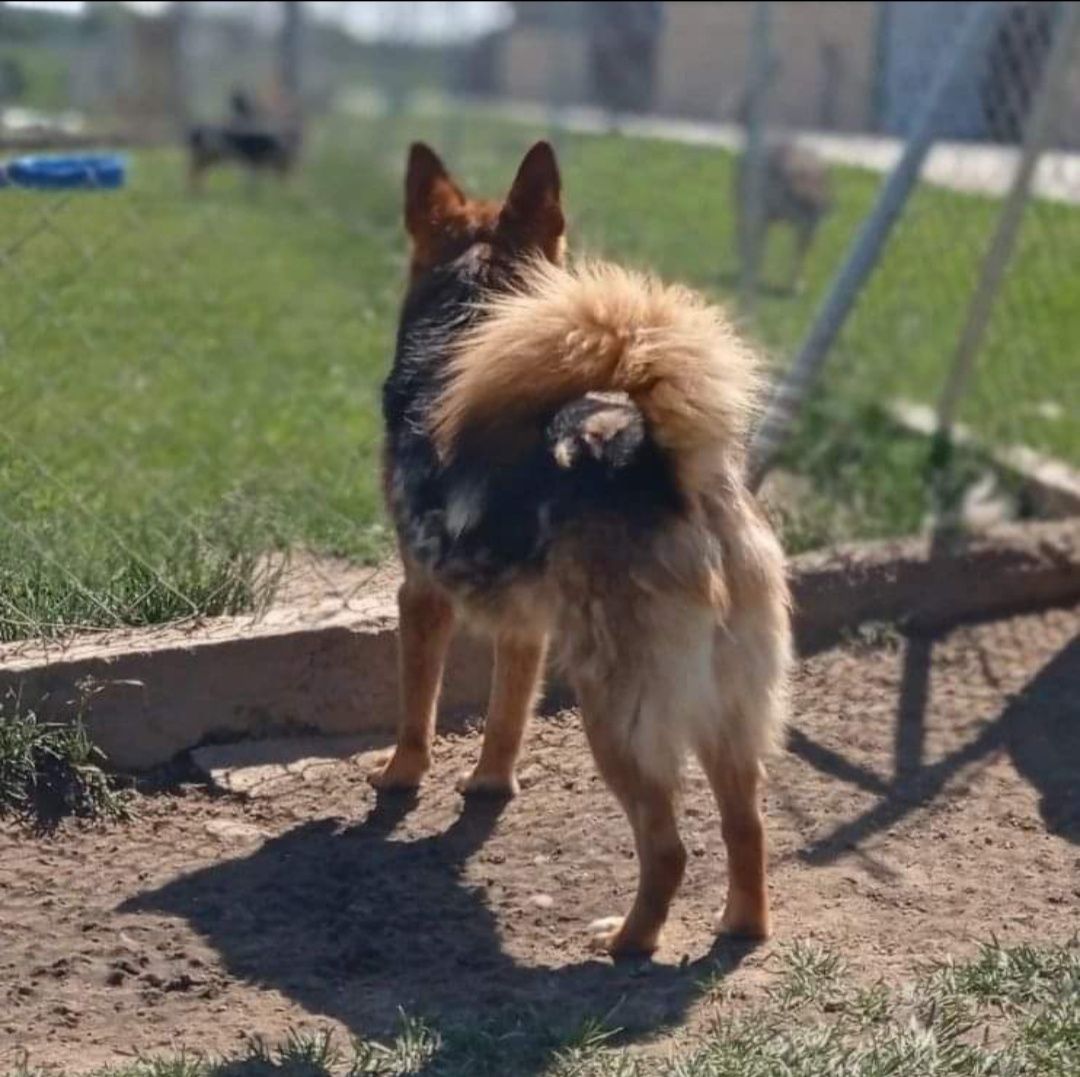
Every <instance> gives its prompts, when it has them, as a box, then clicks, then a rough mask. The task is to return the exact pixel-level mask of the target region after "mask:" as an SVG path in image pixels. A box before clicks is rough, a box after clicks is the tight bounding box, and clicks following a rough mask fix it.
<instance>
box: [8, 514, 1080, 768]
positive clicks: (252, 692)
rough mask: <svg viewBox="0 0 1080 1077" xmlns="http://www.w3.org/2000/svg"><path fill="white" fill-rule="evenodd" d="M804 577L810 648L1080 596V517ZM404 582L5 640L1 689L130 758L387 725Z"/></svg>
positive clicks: (819, 556)
mask: <svg viewBox="0 0 1080 1077" xmlns="http://www.w3.org/2000/svg"><path fill="white" fill-rule="evenodd" d="M792 582H793V587H794V593H795V603H796V612H795V627H796V636H797V639H798V644H799V648H800V650H801V651H802V652H803V653H806V652H808V651H813V650H817V649H820V648H822V647H825V646H829V645H830V644H832V643H834V642H835V641H836V640H837V639H838V638H839V637H840V636H841V635H842V634H843V633H844V632H845V631H847V630H850V629H851V628H854V627H856V626H858V625H859V624H862V623H865V622H868V621H891V622H897V621H902V622H904V623H906V624H911V625H913V626H915V627H918V628H922V629H933V628H937V627H942V626H945V625H948V624H952V623H957V622H960V621H965V620H973V619H980V618H986V617H993V616H1004V615H1008V614H1013V613H1019V612H1025V611H1031V610H1036V609H1042V608H1046V607H1050V606H1063V605H1070V604H1072V603H1073V602H1076V601H1080V520H1069V521H1062V522H1053V523H1038V524H1025V525H1010V526H1007V527H1002V528H999V529H997V530H995V531H993V532H988V533H986V534H985V535H980V536H978V537H974V538H967V539H965V540H963V541H960V542H958V543H957V544H955V545H953V546H946V545H945V544H943V543H941V542H934V543H931V541H930V540H928V539H925V538H916V539H904V540H900V541H895V542H883V543H874V544H866V545H853V546H846V547H839V548H835V549H832V550H828V551H823V552H820V553H812V554H807V555H804V556H802V557H798V558H795V559H794V561H793V564H792ZM395 588H396V573H395V572H394V571H393V570H387V571H383V572H380V573H377V574H375V578H373V580H372V583H371V586H370V587H369V588H368V589H367V590H366V591H365V593H364V595H363V596H362V597H363V601H362V603H360V605H359V607H357V606H356V605H355V604H353V605H352V606H351V608H348V609H344V610H339V611H336V612H334V613H332V614H326V613H324V614H322V615H320V617H318V618H317V619H315V620H301V619H299V618H298V617H297V616H296V615H295V613H294V615H293V616H291V617H283V616H281V615H280V614H275V615H272V616H271V617H268V618H266V619H264V620H262V621H259V622H253V621H252V620H251V619H245V618H222V619H220V620H216V621H214V622H213V623H211V624H207V625H202V626H198V627H197V628H189V629H177V628H171V629H168V630H162V629H158V630H148V631H130V632H126V633H123V634H122V635H118V636H110V637H103V638H97V639H90V640H81V641H78V642H76V643H74V644H72V645H68V646H65V647H63V648H57V647H52V648H49V647H45V646H43V645H38V644H34V645H26V644H23V645H21V646H20V647H19V648H18V649H17V650H16V649H15V648H13V647H11V646H8V647H5V648H0V698H4V697H6V696H8V695H9V694H12V695H17V696H18V697H19V698H20V699H21V700H22V702H23V704H24V705H25V706H27V707H33V708H34V709H35V710H36V711H37V712H38V713H39V714H40V715H44V716H49V717H63V716H70V715H71V714H73V713H74V712H75V710H76V709H77V708H78V706H79V703H78V701H79V699H80V698H82V699H83V700H84V702H83V707H84V712H85V714H86V718H87V723H88V726H89V729H90V732H91V735H92V736H93V737H94V739H95V741H96V742H97V743H98V744H99V745H100V746H101V748H102V749H103V750H104V751H105V752H106V753H107V754H108V756H109V758H110V759H111V760H112V762H113V763H114V765H116V766H118V767H121V768H130V769H142V768H146V767H151V766H154V765H157V764H159V763H163V762H166V761H168V760H169V759H171V758H172V757H173V756H175V755H176V754H177V753H179V752H182V751H185V750H187V749H189V748H192V747H194V746H195V745H197V744H200V743H204V742H207V741H214V740H226V739H236V738H239V737H245V736H246V737H254V736H267V735H270V734H273V733H280V732H300V731H307V732H312V731H317V732H320V733H327V734H356V733H370V732H379V731H389V730H391V729H392V728H393V724H394V715H395V712H396V699H397V664H396V645H397V640H396V636H397V619H396V610H395V607H394V599H393V595H394V590H395ZM488 665H489V655H488V647H487V645H486V644H484V643H482V642H480V641H477V640H474V639H470V638H463V639H459V640H458V641H456V642H455V645H454V651H453V653H452V655H451V660H450V663H449V666H448V669H447V677H446V684H445V688H444V694H443V710H444V712H445V713H446V714H447V715H459V716H460V715H462V714H464V713H472V714H477V713H480V712H481V710H482V708H483V706H484V701H485V699H486V695H487V687H488V677H489V671H488ZM554 688H555V692H556V694H557V695H558V694H560V692H559V689H560V686H559V685H558V683H556V684H555V685H554Z"/></svg>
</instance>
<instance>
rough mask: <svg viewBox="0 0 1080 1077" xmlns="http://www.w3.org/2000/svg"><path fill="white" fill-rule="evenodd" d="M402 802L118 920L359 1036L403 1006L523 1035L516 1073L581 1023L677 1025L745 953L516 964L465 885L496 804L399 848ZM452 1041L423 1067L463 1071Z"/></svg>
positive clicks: (477, 896)
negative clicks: (661, 960)
mask: <svg viewBox="0 0 1080 1077" xmlns="http://www.w3.org/2000/svg"><path fill="white" fill-rule="evenodd" d="M411 806H412V805H411V803H410V801H409V799H407V798H404V799H403V798H397V797H395V798H382V799H380V800H379V802H378V803H377V804H376V805H375V807H374V808H373V809H372V811H371V812H370V814H369V815H368V816H367V818H366V819H365V820H364V821H363V822H362V823H360V824H359V825H357V826H352V827H344V828H342V827H341V826H340V825H339V824H338V823H336V822H335V821H333V820H324V821H320V822H312V823H306V824H303V825H300V826H298V827H296V828H295V829H293V830H291V831H289V832H288V833H286V834H284V835H282V836H281V837H278V838H275V839H273V840H270V841H267V842H266V843H265V844H264V845H262V846H261V847H260V848H259V849H258V850H257V851H256V852H254V853H253V854H251V855H250V856H248V857H246V858H242V859H237V860H232V861H229V862H226V863H222V864H217V865H214V866H212V867H208V868H206V869H203V870H200V871H198V872H195V873H193V874H191V875H188V876H185V877H183V878H180V879H177V880H175V881H173V882H170V883H168V884H166V885H165V886H163V887H161V888H160V889H158V890H155V891H152V892H149V893H146V894H143V895H139V896H138V897H136V898H133V899H131V900H129V901H127V902H125V903H124V904H123V905H122V906H121V911H123V912H156V913H165V914H168V915H172V916H179V917H183V918H184V919H185V920H187V921H188V922H189V923H190V924H191V925H192V926H193V927H194V928H195V930H197V931H198V932H199V933H200V934H201V935H202V936H203V937H204V938H205V939H207V940H208V941H209V942H210V943H211V945H213V946H214V947H215V948H216V949H217V950H218V952H219V953H220V954H221V956H222V958H223V960H224V962H225V965H226V966H227V968H228V971H229V972H230V974H231V975H233V976H235V977H238V978H242V979H244V980H247V981H248V982H250V983H254V984H258V985H259V986H261V987H265V988H268V989H271V990H274V991H278V992H280V993H282V994H283V995H285V996H287V997H289V998H291V999H293V1000H295V1001H296V1002H298V1003H299V1004H300V1005H302V1006H303V1007H304V1008H305V1009H306V1010H307V1011H308V1012H309V1013H311V1014H313V1015H325V1016H328V1017H332V1018H335V1019H336V1020H339V1021H341V1022H342V1023H343V1024H344V1025H346V1026H347V1027H348V1028H349V1029H350V1030H351V1031H352V1032H353V1033H354V1034H355V1035H357V1036H363V1037H368V1036H382V1035H385V1034H386V1033H388V1032H389V1031H391V1030H392V1029H393V1028H394V1026H395V1025H396V1023H397V1019H398V1012H399V1010H403V1011H405V1012H406V1013H409V1014H413V1015H421V1016H425V1017H429V1018H430V1019H431V1020H432V1021H433V1022H435V1023H436V1024H437V1025H439V1026H440V1027H441V1026H443V1024H444V1023H445V1024H446V1026H447V1027H448V1028H449V1027H453V1025H454V1023H455V1022H464V1023H472V1024H475V1023H478V1022H483V1023H484V1025H485V1027H486V1028H487V1029H488V1030H489V1031H488V1032H487V1033H486V1034H487V1035H496V1036H498V1035H506V1036H508V1037H509V1039H508V1040H507V1047H508V1048H509V1047H510V1046H511V1045H512V1044H513V1043H514V1042H516V1043H517V1048H516V1049H517V1050H521V1049H522V1047H521V1044H522V1043H523V1042H525V1041H526V1040H527V1046H526V1048H524V1050H525V1053H524V1054H522V1055H521V1056H520V1057H519V1056H518V1054H516V1053H515V1054H514V1057H513V1072H514V1073H515V1074H517V1073H520V1074H528V1073H533V1072H537V1071H538V1070H539V1069H541V1068H543V1066H544V1065H545V1064H549V1063H550V1052H551V1050H552V1049H553V1048H554V1047H555V1046H557V1045H558V1044H559V1043H560V1042H564V1041H565V1039H566V1038H567V1037H568V1036H572V1035H573V1034H574V1033H575V1032H577V1031H578V1030H579V1029H580V1027H581V1025H582V1023H583V1020H584V1019H585V1017H586V1016H587V1015H595V1016H597V1017H603V1018H604V1019H605V1024H606V1025H608V1026H609V1027H618V1028H620V1029H622V1030H623V1037H625V1038H627V1039H631V1038H636V1037H640V1036H645V1035H648V1034H650V1033H652V1032H655V1031H658V1030H661V1029H663V1028H665V1027H667V1026H670V1025H672V1024H674V1023H677V1022H678V1021H680V1020H681V1019H682V1017H683V1016H684V1015H685V1013H686V1010H687V1007H688V1006H689V1005H690V1004H691V1003H692V1002H693V1001H694V999H695V998H697V997H698V996H699V995H700V994H701V993H702V991H704V990H705V989H706V987H707V985H708V984H709V983H715V982H716V980H717V979H719V978H720V977H722V976H724V975H726V974H727V973H729V972H731V971H732V970H733V969H735V968H736V967H737V966H738V965H739V964H740V962H741V961H742V959H743V957H744V956H745V955H746V954H747V953H748V952H749V949H750V948H749V947H748V946H746V945H739V944H736V943H733V942H717V943H716V944H715V945H714V947H713V949H712V951H711V952H710V953H709V954H708V955H706V956H705V957H703V958H702V959H700V960H698V961H695V962H692V963H687V964H685V965H684V966H682V967H675V966H668V965H661V964H654V963H651V962H637V963H625V964H618V965H614V966H613V965H612V964H611V963H610V962H609V961H600V960H585V961H581V960H579V954H580V952H581V950H580V946H579V943H578V941H577V940H575V943H574V948H573V952H571V953H568V954H567V955H566V962H565V963H564V964H561V965H559V966H558V967H554V968H544V967H536V966H526V965H523V964H520V963H518V962H516V961H515V960H514V959H513V958H512V957H511V956H510V955H508V954H507V953H506V952H505V951H504V950H503V947H502V945H501V940H500V938H499V931H498V927H497V923H496V920H495V917H494V915H493V913H492V911H491V910H490V908H489V907H488V905H487V902H486V898H485V893H484V890H483V888H482V887H480V886H476V885H473V884H472V883H470V882H469V881H467V880H466V879H465V878H464V867H465V864H466V861H467V860H468V859H469V857H470V856H472V855H473V854H474V853H475V852H476V851H477V850H478V849H479V848H480V847H481V846H482V845H483V844H484V842H485V841H486V840H487V838H488V837H489V836H490V835H491V833H492V832H493V830H494V828H495V826H496V824H497V822H498V818H499V815H500V813H501V806H500V805H499V804H497V803H491V802H482V801H468V802H466V805H465V808H464V809H463V811H462V813H461V814H460V815H459V816H458V818H457V819H456V820H455V821H454V823H453V824H452V825H451V826H450V827H449V828H448V829H447V830H446V831H445V832H444V833H442V834H437V835H433V836H431V837H426V838H421V839H416V840H401V839H400V838H395V837H394V836H393V832H394V830H395V828H396V827H397V826H398V824H399V823H400V822H402V820H403V819H404V818H405V817H406V816H407V814H408V813H409V811H410V809H411ZM500 1029H501V1030H502V1031H499V1030H500ZM524 1030H529V1034H528V1036H523V1031H524ZM538 1030H539V1032H540V1034H539V1035H538V1034H537V1033H538ZM455 1044H456V1040H455V1038H454V1036H452V1035H447V1036H445V1037H444V1047H443V1050H442V1052H441V1053H440V1056H439V1057H438V1058H437V1059H436V1062H435V1063H433V1066H435V1065H436V1064H437V1068H438V1070H439V1071H440V1072H441V1071H442V1070H443V1069H444V1068H449V1069H451V1070H452V1071H453V1072H459V1071H460V1072H467V1070H460V1066H461V1064H462V1063H463V1062H464V1061H466V1060H465V1059H463V1058H455V1057H453V1056H454V1053H455V1052H456V1051H458V1052H460V1051H467V1050H470V1048H469V1047H468V1046H467V1044H463V1045H459V1046H455ZM455 1067H458V1068H455ZM425 1072H427V1071H425Z"/></svg>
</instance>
